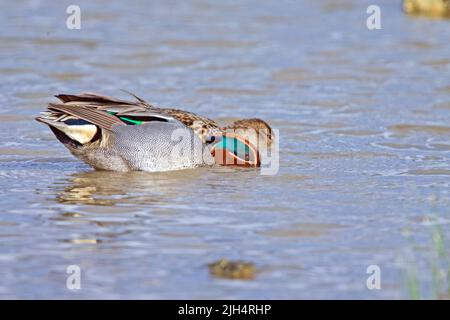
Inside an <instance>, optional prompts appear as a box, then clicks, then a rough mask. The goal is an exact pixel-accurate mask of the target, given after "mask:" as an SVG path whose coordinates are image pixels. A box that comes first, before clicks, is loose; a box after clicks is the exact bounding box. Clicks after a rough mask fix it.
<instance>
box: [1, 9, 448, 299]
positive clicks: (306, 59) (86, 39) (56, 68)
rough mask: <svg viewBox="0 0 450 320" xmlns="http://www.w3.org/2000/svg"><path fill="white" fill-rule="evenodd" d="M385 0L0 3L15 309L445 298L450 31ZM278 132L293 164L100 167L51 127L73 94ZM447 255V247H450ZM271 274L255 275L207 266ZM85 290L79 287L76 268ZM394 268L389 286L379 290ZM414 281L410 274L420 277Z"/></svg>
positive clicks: (6, 289) (4, 289)
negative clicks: (74, 25) (376, 23)
mask: <svg viewBox="0 0 450 320" xmlns="http://www.w3.org/2000/svg"><path fill="white" fill-rule="evenodd" d="M398 2H399V1H387V0H385V1H378V3H379V4H380V6H381V8H382V29H381V30H375V31H369V30H368V29H367V28H366V22H365V19H366V17H367V14H366V8H367V6H368V5H369V4H372V3H371V1H357V0H353V1H351V0H346V1H339V2H338V3H337V2H335V1H331V0H328V1H325V0H323V1H271V2H269V1H267V2H264V3H262V2H261V1H256V0H246V1H227V2H220V1H212V0H192V1H151V2H146V1H126V2H125V1H121V2H119V1H117V2H115V3H110V2H109V1H108V2H107V1H100V0H98V1H81V0H80V1H77V4H78V5H80V7H81V10H82V28H81V30H68V29H67V28H66V27H65V20H66V18H67V14H66V13H65V12H66V5H65V4H64V3H63V2H61V3H59V2H58V3H55V2H52V1H38V0H34V1H22V0H17V1H14V3H3V4H2V5H1V9H2V10H0V79H1V80H0V121H1V124H2V130H1V131H0V203H1V205H2V210H1V214H0V297H1V298H123V299H128V298H139V299H140V298H155V299H160V298H175V299H178V298H213V299H216V298H239V299H265V298H269V299H270V298H272V299H273V298H287V299H299V298H313V299H318V298H358V299H380V298H389V299H398V298H408V297H409V295H408V289H407V282H408V281H407V279H406V280H405V278H407V276H406V275H407V274H408V272H409V271H410V270H416V277H417V278H418V282H419V283H420V287H421V290H422V295H423V297H433V285H432V271H431V267H430V265H431V263H432V262H433V261H434V260H433V259H434V257H435V254H434V252H435V246H434V245H433V241H432V235H433V232H434V230H435V227H436V226H439V227H440V228H441V232H442V233H443V235H448V232H449V230H450V228H449V221H450V216H449V190H450V188H449V187H450V182H449V181H450V179H449V175H450V162H449V160H450V47H449V45H448V44H449V39H450V21H446V20H427V19H423V18H412V17H408V16H405V15H404V14H403V13H402V12H401V10H400V4H399V3H398ZM119 89H127V90H130V91H132V92H135V93H136V94H138V95H140V96H142V97H144V98H146V99H148V100H149V101H151V102H153V103H156V104H158V105H161V106H176V107H179V108H183V109H186V110H190V111H193V112H197V113H199V114H202V115H205V116H208V117H211V118H214V119H218V120H219V121H221V122H224V123H225V122H228V121H232V120H235V119H238V118H244V117H255V116H257V117H260V118H263V119H265V120H267V121H268V122H269V123H270V124H271V125H272V126H273V127H274V128H276V129H278V130H279V131H280V170H279V172H278V173H277V174H276V175H273V176H265V175H261V174H260V173H259V171H258V170H253V169H230V168H221V167H218V168H201V169H195V170H185V171H179V172H169V173H153V174H151V173H142V172H141V173H139V172H136V173H127V174H123V173H110V172H95V171H93V170H91V169H90V168H89V167H88V166H86V165H85V164H83V163H81V162H80V161H78V160H77V159H75V158H73V157H72V156H71V155H70V154H69V152H68V151H67V150H66V149H65V148H64V147H63V146H62V145H60V144H59V143H58V142H57V141H56V139H55V138H54V137H53V136H52V134H51V132H50V130H48V129H47V128H46V127H44V126H42V125H40V124H38V123H37V122H35V121H33V118H34V116H36V115H37V114H38V112H39V111H41V110H42V109H43V108H45V106H46V104H47V103H48V102H51V101H54V100H53V99H52V95H53V94H56V93H60V92H74V93H78V92H82V91H93V92H98V93H102V94H107V95H112V96H120V97H125V95H124V93H122V92H120V91H119ZM446 250H447V252H448V250H449V246H447V248H446ZM224 257H225V258H228V259H241V260H246V261H250V262H253V263H254V264H255V266H256V267H257V268H258V270H259V272H258V274H257V277H256V278H255V279H254V280H250V281H239V280H227V279H217V278H214V277H212V276H211V275H210V274H209V272H208V267H207V265H208V263H211V262H213V261H215V260H217V259H220V258H224ZM74 264H75V265H79V266H80V267H81V270H82V289H81V290H72V291H71V290H68V289H66V277H67V274H66V273H65V271H66V268H67V266H68V265H74ZM372 264H375V265H378V266H379V267H380V268H381V271H382V289H381V290H368V289H367V287H366V279H367V277H368V275H367V274H366V269H367V267H368V266H369V265H372ZM408 270H409V271H408Z"/></svg>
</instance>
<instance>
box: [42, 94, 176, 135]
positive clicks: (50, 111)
mask: <svg viewBox="0 0 450 320" xmlns="http://www.w3.org/2000/svg"><path fill="white" fill-rule="evenodd" d="M56 97H57V98H58V99H59V100H60V101H61V102H60V103H49V104H48V106H47V110H46V111H45V112H43V114H42V115H41V116H40V117H38V118H37V119H36V120H38V121H40V122H45V123H47V122H48V121H67V120H70V119H81V120H84V121H87V122H89V123H91V124H94V125H96V126H98V127H100V128H102V129H105V130H112V127H113V126H114V125H136V124H143V123H146V122H150V121H162V122H173V121H176V122H178V121H177V120H176V118H174V117H172V116H170V115H169V114H166V113H164V112H163V110H162V109H155V108H154V107H153V106H151V105H150V104H149V103H147V102H146V101H144V100H142V99H140V98H139V97H136V101H127V100H121V99H115V98H111V97H107V96H101V95H98V94H94V93H82V94H78V95H73V94H58V95H56Z"/></svg>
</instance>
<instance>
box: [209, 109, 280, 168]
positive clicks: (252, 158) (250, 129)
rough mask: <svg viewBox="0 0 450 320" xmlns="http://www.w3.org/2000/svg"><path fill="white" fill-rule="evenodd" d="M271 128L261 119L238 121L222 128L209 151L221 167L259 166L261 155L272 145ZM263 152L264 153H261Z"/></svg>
mask: <svg viewBox="0 0 450 320" xmlns="http://www.w3.org/2000/svg"><path fill="white" fill-rule="evenodd" d="M272 138H273V132H272V128H271V127H270V126H269V125H268V124H267V123H266V122H265V121H263V120H261V119H256V118H253V119H243V120H238V121H235V122H233V123H232V124H230V125H229V126H226V127H224V128H222V133H221V136H220V137H216V139H215V141H214V144H213V147H212V149H211V152H212V155H213V156H214V158H215V160H216V163H218V164H221V165H243V166H256V167H257V166H259V165H260V164H261V154H262V153H264V154H265V151H266V150H267V149H269V148H270V146H271V144H272ZM263 150H264V152H263Z"/></svg>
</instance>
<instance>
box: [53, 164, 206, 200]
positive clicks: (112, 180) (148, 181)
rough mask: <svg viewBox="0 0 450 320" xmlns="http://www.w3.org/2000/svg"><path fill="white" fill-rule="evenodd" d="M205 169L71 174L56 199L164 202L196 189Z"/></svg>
mask: <svg viewBox="0 0 450 320" xmlns="http://www.w3.org/2000/svg"><path fill="white" fill-rule="evenodd" d="M202 171H203V170H202V169H201V168H199V169H192V170H179V171H171V172H158V173H148V172H127V173H121V172H110V171H91V172H83V173H76V174H73V175H72V176H70V178H69V179H68V180H67V182H66V183H68V184H69V186H67V187H66V188H64V190H63V191H62V192H58V194H57V196H56V199H57V201H58V202H59V203H62V204H72V205H73V204H75V205H98V206H115V205H118V204H124V205H126V204H130V205H131V204H133V205H151V204H156V205H158V204H164V203H171V202H172V201H176V199H178V198H180V197H183V196H186V195H188V194H189V193H193V192H195V190H196V188H195V187H196V185H198V183H199V181H198V180H201V179H202V178H201V172H202Z"/></svg>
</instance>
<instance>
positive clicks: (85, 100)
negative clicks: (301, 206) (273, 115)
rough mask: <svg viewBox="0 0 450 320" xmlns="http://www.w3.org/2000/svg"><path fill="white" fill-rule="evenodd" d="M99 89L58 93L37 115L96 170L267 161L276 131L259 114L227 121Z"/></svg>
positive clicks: (173, 167)
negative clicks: (263, 152)
mask: <svg viewBox="0 0 450 320" xmlns="http://www.w3.org/2000/svg"><path fill="white" fill-rule="evenodd" d="M127 93H128V94H130V95H131V96H132V97H133V98H134V100H132V101H130V100H124V99H117V98H113V97H109V96H105V95H100V94H96V93H90V92H86V93H81V94H57V95H55V97H56V98H57V99H58V100H59V101H58V102H51V103H49V104H48V105H47V109H46V110H45V111H43V112H41V114H40V115H39V116H38V117H36V120H37V121H38V122H40V123H43V124H45V125H47V126H48V127H49V128H50V130H51V131H52V132H53V134H54V135H55V137H56V138H57V140H58V141H59V142H61V143H62V144H63V145H64V146H65V147H66V148H67V149H68V150H69V151H70V152H71V153H72V155H74V156H75V157H76V158H78V159H80V160H82V161H83V162H85V163H86V164H88V165H89V166H91V167H92V168H94V169H96V170H108V171H120V172H128V171H153V172H154V171H170V170H178V169H186V168H194V167H199V166H212V165H215V164H218V165H235V166H254V167H258V166H260V165H261V152H260V151H261V150H263V149H264V150H265V149H266V148H267V146H269V147H270V145H271V144H272V141H273V136H274V135H273V130H272V129H271V127H270V126H269V124H268V123H267V122H265V121H263V120H261V119H259V118H251V119H241V120H237V121H234V122H232V123H231V124H229V125H227V126H224V127H223V126H219V124H218V123H217V122H216V121H214V120H211V119H209V118H207V117H204V116H200V115H197V114H195V113H193V112H189V111H185V110H181V109H177V108H161V107H157V106H155V105H153V104H151V103H149V102H147V101H145V100H144V99H142V98H140V97H138V96H136V95H135V94H133V93H130V92H127Z"/></svg>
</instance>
